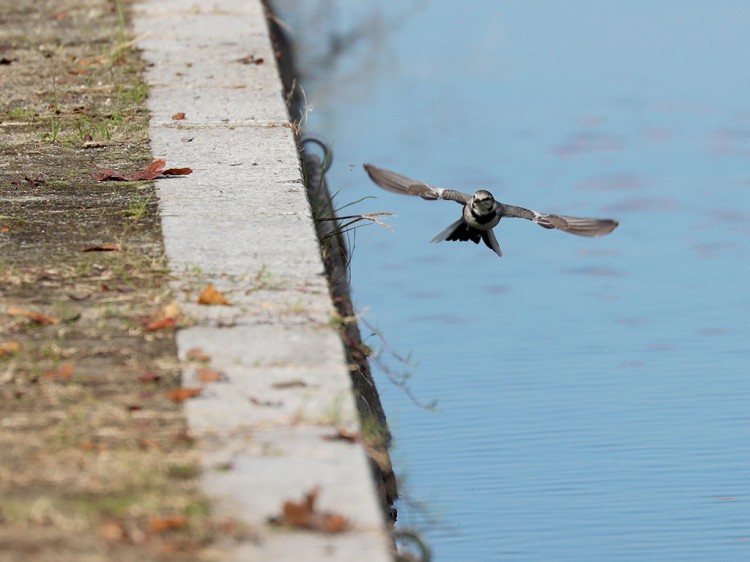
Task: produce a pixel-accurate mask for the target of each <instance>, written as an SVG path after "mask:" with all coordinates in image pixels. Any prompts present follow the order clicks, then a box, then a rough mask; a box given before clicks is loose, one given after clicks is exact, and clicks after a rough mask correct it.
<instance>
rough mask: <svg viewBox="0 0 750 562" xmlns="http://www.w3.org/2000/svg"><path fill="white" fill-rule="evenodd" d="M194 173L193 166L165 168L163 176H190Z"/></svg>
mask: <svg viewBox="0 0 750 562" xmlns="http://www.w3.org/2000/svg"><path fill="white" fill-rule="evenodd" d="M192 173H193V169H192V168H167V169H166V170H164V171H163V172H162V173H161V175H162V176H188V175H190V174H192Z"/></svg>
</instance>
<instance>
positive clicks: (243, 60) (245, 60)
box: [237, 55, 263, 64]
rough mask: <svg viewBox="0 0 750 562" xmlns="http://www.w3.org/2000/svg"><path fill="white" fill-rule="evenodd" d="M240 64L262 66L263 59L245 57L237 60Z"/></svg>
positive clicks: (251, 56) (252, 56)
mask: <svg viewBox="0 0 750 562" xmlns="http://www.w3.org/2000/svg"><path fill="white" fill-rule="evenodd" d="M237 62H238V63H240V64H263V57H256V56H255V55H247V56H246V57H242V58H241V59H237Z"/></svg>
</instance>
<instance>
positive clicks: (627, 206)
mask: <svg viewBox="0 0 750 562" xmlns="http://www.w3.org/2000/svg"><path fill="white" fill-rule="evenodd" d="M277 4H278V6H279V8H280V12H281V14H282V17H283V18H284V20H285V21H286V22H287V23H288V24H289V25H290V26H291V28H292V31H293V35H294V37H295V39H296V40H297V41H298V53H297V56H298V63H299V64H300V66H301V68H302V70H303V72H304V77H303V85H304V88H305V91H306V95H307V98H308V101H309V102H310V103H311V104H312V112H311V113H310V114H309V116H308V119H307V121H306V122H305V130H306V131H307V132H311V133H316V134H320V135H323V136H324V137H326V138H328V139H329V140H331V141H332V142H333V147H334V153H335V161H334V165H333V168H332V169H331V171H330V173H329V182H330V183H331V185H332V187H333V189H334V190H337V191H338V192H339V193H338V195H337V201H338V202H340V203H341V204H343V203H346V202H350V201H355V200H358V199H360V198H362V197H365V196H375V197H377V199H367V200H365V201H363V202H361V203H359V204H357V205H356V206H355V207H354V208H349V209H347V212H349V211H352V210H356V211H358V212H361V213H365V212H373V211H390V212H393V213H396V214H397V215H398V216H397V217H391V218H389V219H388V222H389V223H390V224H391V225H392V226H393V228H394V230H393V231H389V230H387V229H384V228H380V227H374V226H373V227H367V228H363V229H360V230H358V231H357V232H356V236H355V237H354V238H353V239H352V244H353V246H354V252H353V254H354V258H353V261H352V287H353V292H354V297H355V301H356V304H357V306H358V307H359V308H360V309H361V310H363V311H365V316H366V318H367V319H368V321H369V322H370V323H372V324H373V325H374V326H377V328H378V329H379V330H380V331H381V332H382V333H383V334H384V335H385V337H386V338H387V340H388V342H389V344H390V345H391V346H392V347H393V348H394V349H395V350H397V351H398V352H400V353H403V354H410V357H411V365H409V366H404V365H402V364H400V363H399V362H398V361H396V360H395V359H392V358H391V359H390V360H389V365H390V368H391V369H392V370H394V371H409V372H410V373H411V378H410V379H409V383H408V384H409V388H410V389H411V391H412V392H413V393H414V394H415V395H416V396H417V397H418V398H419V399H420V400H422V401H424V402H430V401H431V400H436V401H437V403H438V406H437V410H436V411H435V412H431V411H427V410H424V409H421V408H419V407H417V406H415V405H414V403H413V402H412V401H411V399H410V398H409V397H408V396H407V395H406V394H404V393H403V392H402V391H400V390H399V389H398V388H396V387H394V386H393V385H392V384H390V383H389V381H388V378H387V377H386V376H385V375H384V374H380V375H378V384H379V387H380V389H381V393H382V397H383V400H384V403H385V408H386V411H387V414H388V416H389V421H390V424H391V429H392V431H393V433H394V435H395V448H394V450H393V457H394V460H395V461H396V467H397V472H398V474H399V476H400V477H401V478H402V479H403V484H402V490H403V491H404V492H405V493H406V495H407V496H408V500H404V501H401V502H400V503H399V506H398V507H399V525H400V526H402V527H416V528H418V529H420V530H421V531H422V533H423V534H424V536H425V537H426V539H427V540H428V542H429V543H430V544H431V546H432V547H433V550H434V555H435V560H437V561H485V560H487V561H490V560H539V561H549V560H555V561H558V560H574V561H589V560H590V561H602V560H607V561H618V560H639V561H664V560H680V561H684V560H710V561H724V560H726V561H738V560H750V337H749V336H750V292H749V291H748V288H747V287H748V280H749V278H750V247H749V246H748V237H749V235H750V211H749V210H748V208H749V207H750V95H749V94H748V92H750V64H749V63H748V61H750V34H748V33H747V22H748V21H750V3H747V2H740V1H729V0H728V1H725V2H721V3H709V2H678V1H676V0H664V1H661V2H659V3H658V4H657V5H654V4H656V3H654V2H646V1H640V0H637V1H630V2H615V1H611V0H597V1H596V2H594V1H577V2H557V1H551V0H550V1H541V0H536V1H530V2H518V1H503V2H499V1H494V0H493V1H490V0H484V1H480V0H473V1H472V2H464V3H461V2H455V0H451V1H448V0H424V1H419V0H415V1H413V2H400V3H396V2H385V1H380V2H376V1H372V2H365V1H361V2H351V1H345V0H340V1H338V2H336V1H333V0H328V1H324V0H317V1H313V0H304V1H302V0H284V1H283V2H277ZM336 44H338V45H339V46H340V47H341V48H340V49H338V50H335V49H332V46H333V45H336ZM363 162H372V163H375V164H377V165H379V166H381V167H385V168H388V169H392V170H395V171H398V172H401V173H403V174H406V175H409V176H411V177H415V178H419V179H422V180H425V181H427V182H430V183H433V184H436V185H440V186H449V187H453V188H456V189H461V190H463V191H468V192H472V193H473V192H474V191H475V190H476V189H478V188H480V187H481V188H487V189H489V190H490V191H492V193H493V194H494V195H495V196H496V197H497V198H498V199H500V200H501V201H504V202H506V203H511V204H516V205H522V206H527V207H531V208H533V209H537V210H540V211H547V212H558V213H563V214H574V215H575V214H577V215H581V216H611V217H614V218H617V219H619V220H620V221H621V226H620V228H619V229H618V230H617V231H615V232H614V233H613V234H612V235H610V236H608V237H605V238H600V239H593V240H592V239H583V238H577V237H574V236H569V235H566V234H564V233H561V232H556V231H546V230H543V229H541V228H539V227H537V226H535V225H534V224H532V223H528V222H526V221H522V220H513V219H506V220H504V221H502V222H501V223H500V225H499V226H498V227H497V228H496V234H497V237H498V240H499V241H500V245H501V247H502V248H503V251H504V257H503V258H501V259H500V258H498V257H496V256H495V255H494V254H492V252H491V251H490V250H488V249H487V248H485V247H482V246H474V245H473V244H470V243H442V244H428V243H427V242H428V241H429V240H430V238H431V237H432V236H434V235H435V234H436V233H437V232H439V231H440V230H442V229H443V228H444V227H445V226H446V225H447V224H449V223H450V222H452V221H454V220H456V219H457V218H458V216H459V212H460V207H459V206H458V205H456V204H454V203H451V202H442V201H439V202H425V201H421V200H419V199H414V200H412V199H410V198H407V197H400V196H398V195H393V194H390V193H386V192H383V191H380V190H379V189H378V188H377V187H376V186H375V185H374V184H372V183H371V182H370V181H369V179H368V178H367V176H366V175H365V174H364V172H363V171H362V168H361V165H362V163H363ZM368 343H370V344H371V345H373V346H374V347H380V348H382V347H383V345H382V344H381V343H380V342H379V340H378V339H377V338H376V337H371V338H370V339H369V340H368ZM387 355H388V354H387V353H385V352H384V357H386V358H387Z"/></svg>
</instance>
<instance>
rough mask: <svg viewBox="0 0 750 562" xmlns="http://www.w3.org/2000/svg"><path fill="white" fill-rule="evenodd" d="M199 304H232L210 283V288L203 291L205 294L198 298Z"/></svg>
mask: <svg viewBox="0 0 750 562" xmlns="http://www.w3.org/2000/svg"><path fill="white" fill-rule="evenodd" d="M198 304H207V305H211V304H223V305H228V304H230V303H229V301H228V300H227V299H226V297H225V296H224V295H223V294H222V293H220V292H219V291H218V290H217V289H216V287H214V286H213V285H212V284H211V283H209V284H208V286H207V287H206V288H205V289H203V292H202V293H201V294H200V296H199V297H198Z"/></svg>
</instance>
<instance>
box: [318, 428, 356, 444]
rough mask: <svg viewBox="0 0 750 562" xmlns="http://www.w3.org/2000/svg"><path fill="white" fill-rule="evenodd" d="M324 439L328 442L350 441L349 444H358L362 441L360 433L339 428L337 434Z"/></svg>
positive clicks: (326, 436)
mask: <svg viewBox="0 0 750 562" xmlns="http://www.w3.org/2000/svg"><path fill="white" fill-rule="evenodd" d="M323 439H325V440H326V441H348V442H349V443H357V442H359V441H361V440H362V436H361V435H360V434H359V433H356V432H353V431H349V430H348V429H346V428H345V427H339V428H337V429H336V433H334V434H333V435H324V436H323Z"/></svg>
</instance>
